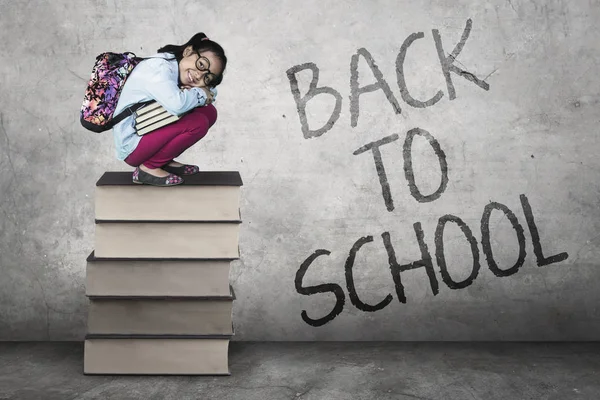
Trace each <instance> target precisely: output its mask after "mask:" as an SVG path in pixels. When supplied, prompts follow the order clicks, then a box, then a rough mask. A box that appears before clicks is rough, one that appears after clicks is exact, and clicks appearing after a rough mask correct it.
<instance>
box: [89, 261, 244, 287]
mask: <svg viewBox="0 0 600 400" xmlns="http://www.w3.org/2000/svg"><path fill="white" fill-rule="evenodd" d="M232 260H234V259H233V258H232V259H221V260H219V259H212V260H198V259H184V260H172V259H150V260H143V259H123V258H122V259H119V258H98V257H96V255H95V252H92V253H91V254H90V256H89V257H88V258H87V266H86V276H85V294H86V295H87V296H165V297H177V296H228V295H229V294H230V289H229V272H230V269H231V261H232Z"/></svg>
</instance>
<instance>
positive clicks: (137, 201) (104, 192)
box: [95, 171, 243, 221]
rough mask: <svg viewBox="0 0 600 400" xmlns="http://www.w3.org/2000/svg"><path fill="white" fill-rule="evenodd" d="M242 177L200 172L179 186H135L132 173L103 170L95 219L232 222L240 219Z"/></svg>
mask: <svg viewBox="0 0 600 400" xmlns="http://www.w3.org/2000/svg"><path fill="white" fill-rule="evenodd" d="M242 184H243V183H242V179H241V177H240V174H239V172H234V171H231V172H230V171H201V172H199V173H198V174H195V175H190V176H186V177H185V182H184V183H183V184H182V185H177V186H174V187H170V188H168V190H165V188H162V187H154V186H148V185H136V184H134V183H133V182H132V180H131V172H106V173H105V174H104V175H103V176H102V177H101V178H100V179H99V180H98V182H97V183H96V202H95V214H96V219H97V220H122V221H128V220H129V221H140V220H142V221H184V220H188V221H189V220H193V221H194V220H195V221H232V220H239V219H240V211H239V202H240V187H241V186H242Z"/></svg>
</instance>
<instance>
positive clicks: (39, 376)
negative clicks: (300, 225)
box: [0, 342, 600, 400]
mask: <svg viewBox="0 0 600 400" xmlns="http://www.w3.org/2000/svg"><path fill="white" fill-rule="evenodd" d="M229 354H230V369H231V373H232V375H231V376H227V377H209V376H205V377H135V376H134V377H131V376H129V377H125V376H85V375H83V374H82V371H83V344H82V343H79V342H36V343H22V342H0V400H6V399H18V400H28V399H40V400H59V399H60V400H75V399H77V400H84V399H102V400H110V399H115V400H116V399H118V400H125V399H139V400H151V399H156V400H163V399H165V400H167V399H170V400H186V399H202V400H204V399H207V400H208V399H221V400H226V399H236V400H237V399H240V400H252V399H257V400H270V399H302V400H308V399H311V400H312V399H314V400H317V399H318V400H321V399H326V400H330V399H331V400H337V399H340V400H341V399H365V400H378V399H382V400H383V399H407V400H409V399H444V400H452V399H460V400H464V399H485V400H494V399H509V400H517V399H560V400H567V399H594V400H597V399H600V343H440V342H437V343H406V342H403V343H402V342H396V343H372V342H367V343H356V342H355V343H340V342H337V343H332V342H325V343H323V342H321V343H313V342H311V343H287V342H278V343H248V342H233V343H232V344H231V347H230V353H229Z"/></svg>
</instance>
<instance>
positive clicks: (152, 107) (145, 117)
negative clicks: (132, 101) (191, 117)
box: [135, 101, 187, 136]
mask: <svg viewBox="0 0 600 400" xmlns="http://www.w3.org/2000/svg"><path fill="white" fill-rule="evenodd" d="M185 114H187V113H183V114H178V115H174V114H171V113H169V112H168V111H167V110H166V109H165V108H164V107H163V106H161V105H160V104H159V103H158V102H156V101H155V102H152V103H149V104H148V105H146V106H144V107H142V108H140V109H139V110H137V111H136V112H135V130H136V133H137V134H138V135H140V136H142V135H145V134H147V133H150V132H152V131H155V130H156V129H158V128H162V127H163V126H166V125H169V124H172V123H173V122H176V121H178V120H179V119H181V117H183V116H184V115H185Z"/></svg>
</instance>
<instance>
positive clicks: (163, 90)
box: [138, 58, 206, 115]
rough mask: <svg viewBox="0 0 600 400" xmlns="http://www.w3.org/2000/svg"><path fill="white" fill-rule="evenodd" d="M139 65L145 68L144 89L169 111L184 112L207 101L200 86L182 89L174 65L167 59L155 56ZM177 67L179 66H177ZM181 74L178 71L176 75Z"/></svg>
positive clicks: (174, 112)
mask: <svg viewBox="0 0 600 400" xmlns="http://www.w3.org/2000/svg"><path fill="white" fill-rule="evenodd" d="M144 64H146V65H143V64H141V65H139V66H138V67H142V66H143V67H145V68H143V70H142V71H140V72H142V73H144V75H146V76H145V78H146V79H145V80H146V82H145V84H144V86H143V89H142V90H143V91H144V92H145V94H147V95H148V96H150V97H152V98H153V99H154V100H156V101H157V102H158V103H159V104H160V105H161V106H163V107H164V108H165V109H166V110H167V111H168V112H169V113H171V114H174V115H179V114H183V113H184V112H186V111H189V110H191V109H192V108H194V107H198V106H203V105H205V103H206V93H205V92H204V90H202V89H199V88H191V89H187V90H181V89H180V88H179V87H178V85H177V78H175V80H174V79H173V71H172V68H173V66H172V65H169V62H168V61H167V60H165V59H160V58H155V59H150V60H147V61H146V62H145V63H144ZM175 68H177V67H175ZM178 75H179V71H177V73H176V76H178Z"/></svg>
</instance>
